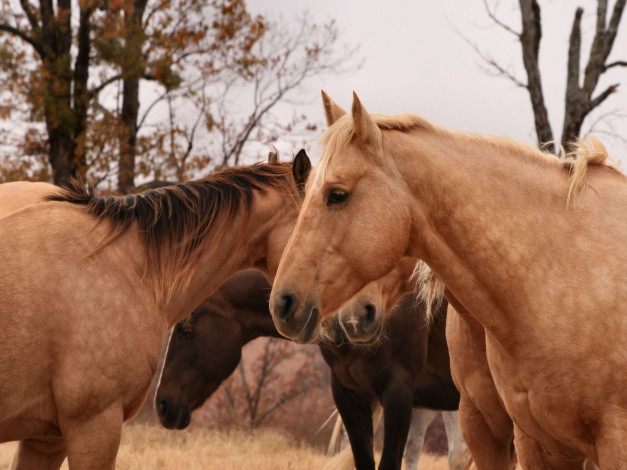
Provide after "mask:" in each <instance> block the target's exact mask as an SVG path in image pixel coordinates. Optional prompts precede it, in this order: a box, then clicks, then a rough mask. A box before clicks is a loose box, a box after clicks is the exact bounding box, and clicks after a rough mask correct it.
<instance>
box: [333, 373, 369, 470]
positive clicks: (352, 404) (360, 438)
mask: <svg viewBox="0 0 627 470" xmlns="http://www.w3.org/2000/svg"><path fill="white" fill-rule="evenodd" d="M331 391H332V393H333V401H335V406H336V407H337V411H338V413H339V414H340V416H341V417H342V421H343V422H344V429H346V434H347V435H348V439H349V441H350V444H351V449H352V451H353V460H354V461H355V467H356V468H357V470H374V451H373V445H372V440H373V430H372V399H371V398H370V397H366V396H364V395H359V394H357V393H355V392H353V391H352V390H349V389H348V388H346V387H344V386H343V385H342V384H340V382H339V381H338V380H337V378H336V377H335V375H334V374H331Z"/></svg>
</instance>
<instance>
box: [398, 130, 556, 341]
mask: <svg viewBox="0 0 627 470" xmlns="http://www.w3.org/2000/svg"><path fill="white" fill-rule="evenodd" d="M405 138H406V139H407V140H405V142H404V145H407V144H411V145H412V149H413V152H405V153H404V154H402V155H398V158H397V159H396V161H397V164H398V167H399V170H400V172H401V174H403V175H404V177H405V181H406V182H407V184H408V185H409V186H410V188H411V191H412V193H413V197H414V208H415V209H414V220H413V224H414V225H413V230H412V233H413V237H414V238H413V240H412V241H411V244H412V245H413V246H414V247H416V251H415V252H414V253H412V254H413V255H415V256H417V257H419V258H422V259H424V260H425V261H426V262H427V263H428V264H429V265H430V266H431V267H432V269H433V270H434V271H435V272H436V274H437V275H438V277H439V278H440V279H441V280H442V281H443V282H444V284H446V286H447V287H448V288H449V289H450V290H451V291H452V293H453V294H454V295H455V297H456V298H458V299H459V300H460V301H461V302H462V303H463V304H464V305H465V306H466V307H467V308H468V310H470V311H472V312H473V314H476V315H477V316H478V317H482V318H479V319H480V321H481V322H482V323H483V324H484V325H486V326H490V325H492V326H493V327H494V333H495V334H498V326H499V324H500V322H499V318H498V316H495V315H493V312H499V313H505V314H506V315H517V314H518V313H521V312H520V310H521V309H524V308H525V305H527V304H528V301H529V296H530V295H533V294H532V293H531V292H530V291H529V286H530V284H529V283H528V281H529V280H531V281H536V280H537V276H540V275H541V272H542V266H541V263H542V259H544V256H543V254H544V253H543V250H544V248H545V245H546V243H547V242H550V241H549V240H546V232H543V231H542V229H543V228H544V227H543V226H544V224H548V223H555V224H559V223H560V222H557V221H556V220H557V219H560V217H554V216H556V215H558V214H560V215H563V213H564V211H565V201H566V193H567V185H568V176H567V173H566V172H565V171H563V170H561V169H560V168H558V167H557V165H553V162H552V161H550V160H543V156H542V155H530V156H527V157H524V156H521V155H516V154H515V149H516V146H515V144H509V145H499V143H489V142H490V141H489V140H488V139H489V138H486V141H483V140H481V139H480V138H477V137H476V136H475V137H468V138H467V139H466V138H464V137H457V138H455V139H449V140H447V139H443V138H442V137H441V136H435V135H434V134H432V133H428V132H422V133H421V135H420V137H419V138H418V139H416V138H415V136H414V137H411V136H409V135H406V136H405ZM443 142H444V143H443ZM521 151H523V153H524V152H527V153H529V152H531V153H533V151H532V150H531V149H527V148H524V147H522V146H521ZM536 157H538V158H536ZM563 228H564V229H565V227H563ZM556 229H557V230H560V228H559V227H556ZM521 266H522V269H521ZM505 286H508V287H505ZM507 289H509V290H507Z"/></svg>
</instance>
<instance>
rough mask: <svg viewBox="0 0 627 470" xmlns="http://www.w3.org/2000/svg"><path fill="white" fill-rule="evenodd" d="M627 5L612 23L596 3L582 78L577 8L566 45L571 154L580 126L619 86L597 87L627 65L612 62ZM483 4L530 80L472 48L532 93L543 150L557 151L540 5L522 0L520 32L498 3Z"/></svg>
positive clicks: (566, 135) (619, 5) (566, 127)
mask: <svg viewBox="0 0 627 470" xmlns="http://www.w3.org/2000/svg"><path fill="white" fill-rule="evenodd" d="M625 1H626V0H616V2H615V3H614V7H613V8H612V9H611V14H610V15H609V21H608V2H607V0H597V11H596V27H595V31H594V37H593V39H592V45H591V47H590V55H589V57H588V60H587V63H586V65H585V67H584V73H583V75H582V73H581V50H582V40H581V19H582V15H583V8H581V7H579V8H577V9H576V10H575V14H574V20H573V24H572V27H571V33H570V38H569V45H568V65H567V79H566V96H565V115H564V123H563V127H562V136H561V139H560V142H561V145H562V146H563V147H564V148H565V149H567V150H568V149H569V146H570V145H571V142H573V141H574V140H575V139H576V138H577V137H579V135H580V133H581V127H582V124H583V122H584V120H585V119H586V117H587V116H588V115H589V114H590V112H591V111H593V110H594V109H595V108H597V107H598V106H599V105H600V104H601V103H603V102H604V101H605V100H606V99H607V98H608V97H609V96H610V95H612V94H613V93H614V92H616V90H617V88H618V84H613V85H610V86H608V87H607V88H606V89H605V90H603V91H601V92H597V90H596V89H597V86H598V84H599V79H600V77H601V76H602V74H604V73H605V72H607V71H608V70H610V69H611V68H614V67H621V66H627V60H617V61H613V62H608V58H609V55H610V52H611V51H612V47H613V46H614V41H615V39H616V34H617V32H618V28H619V24H620V20H621V17H622V15H623V10H624V8H625ZM483 4H484V7H485V10H486V12H487V14H488V16H489V18H490V19H491V20H492V21H493V22H494V23H495V24H496V25H497V26H499V27H500V28H501V29H503V30H504V31H505V32H507V33H508V34H510V35H513V36H514V37H515V38H516V39H517V40H518V41H519V42H520V45H521V50H522V59H523V64H524V68H525V71H526V75H527V79H526V80H522V79H519V78H518V77H516V76H515V74H514V73H512V72H511V71H509V70H508V69H507V68H506V67H504V66H502V65H501V64H500V63H499V62H498V61H497V60H496V59H494V58H492V57H491V56H489V55H488V54H486V53H484V52H482V51H481V50H480V48H479V47H477V46H476V45H473V47H474V48H475V50H476V51H477V52H478V53H479V55H480V56H481V57H482V59H483V60H484V62H485V63H486V64H487V65H488V67H489V68H490V69H491V70H492V71H494V72H496V73H497V74H498V75H500V76H503V77H505V78H507V79H508V80H511V81H512V82H513V83H514V84H515V85H516V86H519V87H522V88H525V89H526V90H527V91H528V93H529V98H530V100H531V106H532V109H533V115H534V123H535V130H536V136H537V140H538V145H539V146H541V147H542V146H544V145H545V144H546V147H547V148H548V149H549V150H551V151H555V149H554V146H553V145H552V144H550V142H552V141H554V140H555V139H554V137H553V136H554V133H553V130H552V129H551V124H550V122H549V117H548V111H547V107H546V104H545V99H544V92H543V89H542V80H541V73H540V66H539V53H540V41H541V39H542V20H541V10H540V4H539V3H538V1H537V0H519V6H520V16H521V29H520V31H517V30H515V29H514V28H513V27H510V26H508V25H507V24H506V23H505V22H503V21H501V20H500V19H499V17H498V15H497V6H498V2H497V3H492V4H491V3H489V1H488V0H483ZM626 59H627V57H626ZM547 143H548V144H547Z"/></svg>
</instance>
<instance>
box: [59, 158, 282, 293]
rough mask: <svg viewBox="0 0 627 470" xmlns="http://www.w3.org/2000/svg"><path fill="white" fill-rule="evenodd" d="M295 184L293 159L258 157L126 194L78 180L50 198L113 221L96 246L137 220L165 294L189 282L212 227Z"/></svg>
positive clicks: (152, 272)
mask: <svg viewBox="0 0 627 470" xmlns="http://www.w3.org/2000/svg"><path fill="white" fill-rule="evenodd" d="M293 186H294V183H293V181H292V164H291V163H278V162H277V163H259V164H255V165H251V166H242V167H233V168H227V169H225V170H222V171H220V172H218V173H215V174H211V175H209V176H207V177H205V178H202V179H199V180H195V181H190V182H187V183H181V184H177V185H176V186H165V187H162V188H157V189H150V190H147V191H144V192H142V193H138V194H129V195H126V196H108V197H98V196H96V195H94V193H93V188H92V187H90V186H88V187H85V186H84V185H83V184H82V182H81V181H78V180H74V181H73V182H72V185H71V187H70V188H68V189H64V190H63V191H62V193H61V194H58V195H52V196H49V197H48V198H47V200H49V201H63V202H70V203H73V204H80V205H84V206H86V208H87V211H88V213H90V214H92V215H93V216H95V217H97V218H98V219H101V220H108V221H109V222H110V223H111V229H110V231H109V234H108V236H107V237H106V238H105V239H104V240H102V242H101V243H100V244H99V245H98V247H97V248H96V251H99V250H100V249H102V248H104V247H105V246H107V245H108V244H109V243H111V242H112V241H113V240H114V239H116V238H117V237H119V236H120V235H122V234H123V233H124V232H126V230H128V229H129V227H130V226H131V225H132V224H134V223H136V224H137V227H138V231H139V233H140V236H141V238H142V239H143V243H144V248H145V252H146V266H145V274H147V275H149V276H151V277H152V279H153V287H154V289H155V294H156V296H157V299H159V300H167V299H169V298H170V297H171V296H172V294H173V293H174V292H175V291H176V290H177V288H179V287H182V286H185V285H187V284H188V283H189V281H190V279H191V277H192V276H193V274H194V273H193V272H191V270H190V266H193V265H194V263H193V261H195V260H196V259H197V257H198V256H199V250H198V248H199V247H200V245H201V242H202V240H203V238H204V237H206V236H207V235H209V234H210V233H211V231H212V229H214V228H215V227H217V226H218V225H219V224H220V225H222V224H223V223H228V222H229V221H231V220H232V219H233V218H234V216H235V215H236V214H240V213H242V212H243V211H245V213H243V217H244V218H245V219H246V218H247V214H248V211H250V208H251V206H252V201H253V194H254V192H255V191H259V192H265V191H267V190H269V189H275V190H279V191H284V192H285V194H291V193H292V191H293Z"/></svg>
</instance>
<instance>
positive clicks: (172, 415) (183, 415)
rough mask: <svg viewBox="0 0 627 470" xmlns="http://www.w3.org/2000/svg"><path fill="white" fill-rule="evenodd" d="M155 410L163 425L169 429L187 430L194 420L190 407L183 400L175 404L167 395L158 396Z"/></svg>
mask: <svg viewBox="0 0 627 470" xmlns="http://www.w3.org/2000/svg"><path fill="white" fill-rule="evenodd" d="M155 408H156V410H157V415H158V416H159V420H160V421H161V424H162V425H163V427H165V428H167V429H185V428H186V427H187V426H189V423H190V422H191V420H192V413H191V411H190V409H189V406H187V404H186V403H185V402H183V401H182V400H178V401H177V402H173V401H172V400H171V399H170V398H169V397H167V396H165V395H157V396H156V397H155Z"/></svg>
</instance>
